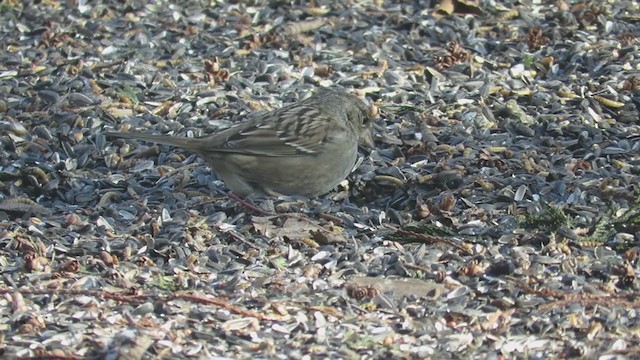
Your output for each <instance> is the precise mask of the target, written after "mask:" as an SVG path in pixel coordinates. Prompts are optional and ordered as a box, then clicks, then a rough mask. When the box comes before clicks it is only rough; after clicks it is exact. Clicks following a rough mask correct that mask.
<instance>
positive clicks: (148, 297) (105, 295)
mask: <svg viewBox="0 0 640 360" xmlns="http://www.w3.org/2000/svg"><path fill="white" fill-rule="evenodd" d="M13 293H19V294H21V295H52V296H53V295H63V296H64V295H67V296H93V297H96V298H101V299H107V300H114V301H119V302H123V303H130V304H141V303H143V302H147V301H162V302H163V303H166V302H168V301H172V300H184V301H188V302H192V303H199V304H205V305H214V306H219V307H222V308H224V309H227V310H229V311H231V312H232V313H234V314H238V315H243V316H248V317H253V318H256V319H260V320H267V321H279V320H280V319H279V318H276V317H271V316H267V315H263V314H260V313H257V312H255V311H251V310H246V309H241V308H239V307H237V306H235V305H232V304H231V303H229V302H228V301H225V300H222V299H219V298H211V297H203V296H199V295H194V294H186V293H176V294H169V295H163V294H142V295H124V294H118V293H113V292H108V291H95V290H70V289H51V290H49V289H47V290H26V289H0V294H2V295H4V294H13Z"/></svg>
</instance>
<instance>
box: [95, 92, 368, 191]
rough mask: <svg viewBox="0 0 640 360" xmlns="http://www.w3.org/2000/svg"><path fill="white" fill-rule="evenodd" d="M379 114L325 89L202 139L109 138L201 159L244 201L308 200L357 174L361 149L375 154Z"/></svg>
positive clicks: (133, 134) (345, 95) (126, 134)
mask: <svg viewBox="0 0 640 360" xmlns="http://www.w3.org/2000/svg"><path fill="white" fill-rule="evenodd" d="M372 118H373V115H372V111H371V108H370V107H369V106H367V105H366V104H365V103H364V101H362V100H361V99H360V98H359V97H358V96H356V95H354V94H351V93H348V92H346V91H344V90H336V89H324V90H321V91H318V92H316V93H315V94H314V95H312V96H310V97H309V98H307V99H304V100H301V101H297V102H294V103H291V104H289V105H286V106H284V107H282V108H279V109H276V110H273V111H270V112H266V113H264V114H261V115H258V116H255V117H249V119H248V120H246V121H243V122H241V123H240V124H238V125H237V126H234V127H231V128H229V129H226V130H223V131H221V132H219V133H215V134H211V135H206V136H202V137H197V138H187V137H179V136H172V135H155V134H149V133H144V132H107V133H106V134H105V135H106V136H107V137H114V138H123V139H136V140H142V141H149V142H153V143H157V144H163V145H170V146H176V147H179V148H183V149H186V150H187V151H189V152H192V153H195V154H197V155H199V156H201V157H202V158H203V159H205V160H206V161H207V163H208V164H209V165H210V166H211V167H212V168H213V169H214V171H215V172H216V174H217V175H218V178H219V179H221V180H222V181H223V182H224V183H225V184H226V186H227V187H228V188H229V190H231V191H232V192H233V193H234V194H236V195H239V196H241V197H245V198H246V197H263V196H282V195H289V196H292V195H300V196H305V197H309V198H312V197H317V196H320V195H323V194H325V193H328V192H330V191H331V190H333V189H334V188H335V187H336V186H337V185H338V184H339V183H340V182H341V181H343V180H344V179H345V178H346V177H347V176H348V175H349V173H350V172H351V171H352V170H353V168H354V165H355V162H356V160H357V157H358V148H359V145H360V144H363V145H364V146H365V147H368V148H373V146H374V144H373V134H372V129H371V123H372Z"/></svg>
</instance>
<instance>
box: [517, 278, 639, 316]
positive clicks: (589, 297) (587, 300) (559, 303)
mask: <svg viewBox="0 0 640 360" xmlns="http://www.w3.org/2000/svg"><path fill="white" fill-rule="evenodd" d="M515 285H516V286H517V287H519V288H520V289H522V290H523V291H524V292H526V293H527V294H533V295H538V296H543V297H552V298H556V299H558V300H556V301H551V302H549V303H547V304H544V305H542V306H540V309H541V310H543V311H549V310H552V309H554V308H557V307H563V306H569V305H572V304H575V303H578V304H581V305H583V306H589V305H601V306H607V307H610V306H612V305H613V306H620V307H625V308H637V307H640V296H638V293H637V292H634V293H629V294H607V295H593V294H574V293H564V292H560V291H554V290H549V289H540V290H537V289H533V288H531V287H530V286H528V285H525V284H522V283H520V282H515ZM630 299H631V300H630ZM636 299H638V300H636Z"/></svg>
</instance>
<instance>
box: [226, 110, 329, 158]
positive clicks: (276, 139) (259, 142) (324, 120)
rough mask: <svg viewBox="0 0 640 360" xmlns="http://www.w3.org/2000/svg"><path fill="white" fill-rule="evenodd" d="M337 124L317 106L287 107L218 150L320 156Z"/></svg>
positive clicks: (228, 139)
mask: <svg viewBox="0 0 640 360" xmlns="http://www.w3.org/2000/svg"><path fill="white" fill-rule="evenodd" d="M334 122H335V120H334V119H332V118H331V117H329V116H327V115H325V114H323V113H321V112H320V111H318V110H317V109H315V108H314V107H310V106H304V105H299V106H293V107H286V108H282V109H280V110H276V111H274V112H272V113H269V114H267V115H265V116H264V117H262V118H261V119H260V121H256V122H254V123H253V124H252V125H250V126H245V127H243V128H242V130H240V131H238V132H236V133H235V134H232V135H230V136H229V137H228V138H227V139H226V142H225V143H224V145H223V146H221V147H218V148H216V149H215V150H216V151H221V152H233V153H239V154H252V155H261V156H294V155H304V154H317V153H318V152H319V151H320V149H321V147H322V144H323V143H324V142H326V141H327V137H328V135H329V131H330V130H331V127H332V124H334Z"/></svg>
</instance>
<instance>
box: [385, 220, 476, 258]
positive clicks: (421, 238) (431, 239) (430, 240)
mask: <svg viewBox="0 0 640 360" xmlns="http://www.w3.org/2000/svg"><path fill="white" fill-rule="evenodd" d="M385 226H386V227H387V228H389V229H392V230H395V231H397V232H398V233H400V234H402V235H405V236H409V237H411V238H413V239H414V240H417V241H418V242H423V243H426V244H437V243H441V244H445V245H448V246H451V247H453V248H456V249H458V250H459V251H461V252H462V253H464V254H466V255H471V252H470V251H469V249H465V248H464V247H462V246H460V245H459V244H456V243H455V242H454V241H451V240H449V239H447V238H444V237H440V236H433V235H427V234H420V233H417V232H413V231H408V230H403V229H400V228H397V227H394V226H391V225H388V224H387V225H385Z"/></svg>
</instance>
